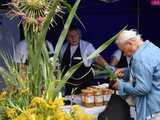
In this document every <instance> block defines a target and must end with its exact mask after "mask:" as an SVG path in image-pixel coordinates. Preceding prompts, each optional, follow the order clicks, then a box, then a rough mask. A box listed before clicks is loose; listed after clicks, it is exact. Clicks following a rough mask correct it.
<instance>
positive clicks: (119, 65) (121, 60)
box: [116, 52, 128, 68]
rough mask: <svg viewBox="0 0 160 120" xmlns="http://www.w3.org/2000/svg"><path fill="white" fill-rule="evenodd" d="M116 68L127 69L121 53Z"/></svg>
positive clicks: (126, 63)
mask: <svg viewBox="0 0 160 120" xmlns="http://www.w3.org/2000/svg"><path fill="white" fill-rule="evenodd" d="M116 67H117V68H122V67H128V62H127V58H126V57H125V56H124V55H123V52H122V53H121V58H120V60H119V62H118V64H117V65H116Z"/></svg>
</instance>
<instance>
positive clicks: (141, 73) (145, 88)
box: [119, 40, 160, 120]
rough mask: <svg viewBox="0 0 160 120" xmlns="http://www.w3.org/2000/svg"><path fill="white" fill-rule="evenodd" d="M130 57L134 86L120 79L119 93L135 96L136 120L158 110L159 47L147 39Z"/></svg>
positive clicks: (159, 106) (159, 86) (143, 118)
mask: <svg viewBox="0 0 160 120" xmlns="http://www.w3.org/2000/svg"><path fill="white" fill-rule="evenodd" d="M132 57H133V60H132V65H131V69H132V71H133V73H134V81H135V86H133V85H132V84H130V83H126V82H123V81H120V82H119V94H120V95H125V94H130V95H133V96H135V97H136V112H137V120H146V118H147V117H148V116H151V115H152V114H154V113H157V112H160V98H159V97H160V48H158V47H157V46H155V45H154V44H152V43H151V42H149V41H148V40H147V41H145V42H144V44H143V45H142V46H140V47H139V48H138V50H137V51H136V52H135V54H134V55H133V56H132Z"/></svg>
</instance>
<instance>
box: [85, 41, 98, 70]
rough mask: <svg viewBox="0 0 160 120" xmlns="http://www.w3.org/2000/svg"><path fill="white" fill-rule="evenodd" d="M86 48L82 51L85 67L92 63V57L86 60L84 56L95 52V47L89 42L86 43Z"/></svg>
mask: <svg viewBox="0 0 160 120" xmlns="http://www.w3.org/2000/svg"><path fill="white" fill-rule="evenodd" d="M85 46H86V48H85V49H84V51H82V54H83V55H82V56H83V62H84V65H85V66H86V67H89V66H91V64H92V63H93V59H89V60H87V59H86V58H87V57H88V56H89V55H91V54H92V53H93V52H95V48H94V47H93V45H92V44H91V43H88V42H87V43H86V45H85Z"/></svg>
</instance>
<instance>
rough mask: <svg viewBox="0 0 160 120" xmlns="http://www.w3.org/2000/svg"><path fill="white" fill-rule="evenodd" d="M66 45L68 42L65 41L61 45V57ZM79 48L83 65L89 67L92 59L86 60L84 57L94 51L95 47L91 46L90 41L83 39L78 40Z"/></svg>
mask: <svg viewBox="0 0 160 120" xmlns="http://www.w3.org/2000/svg"><path fill="white" fill-rule="evenodd" d="M67 46H68V43H65V44H64V45H63V47H62V50H61V58H63V55H64V53H65V50H66V48H67ZM80 50H81V51H80V52H81V55H82V59H83V62H84V65H85V66H86V67H90V66H91V64H92V63H93V60H92V59H89V60H86V58H87V57H88V56H89V55H90V54H92V53H93V52H94V51H95V48H94V47H93V45H92V44H91V43H89V42H87V41H84V40H80Z"/></svg>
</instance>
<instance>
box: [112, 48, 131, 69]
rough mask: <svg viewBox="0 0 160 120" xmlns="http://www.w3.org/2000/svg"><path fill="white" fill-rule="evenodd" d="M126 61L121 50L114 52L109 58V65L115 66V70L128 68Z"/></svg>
mask: <svg viewBox="0 0 160 120" xmlns="http://www.w3.org/2000/svg"><path fill="white" fill-rule="evenodd" d="M128 60H129V58H126V57H125V56H124V54H123V52H122V51H121V50H116V51H115V52H114V53H113V55H112V58H111V65H113V66H115V67H116V68H125V67H128Z"/></svg>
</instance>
